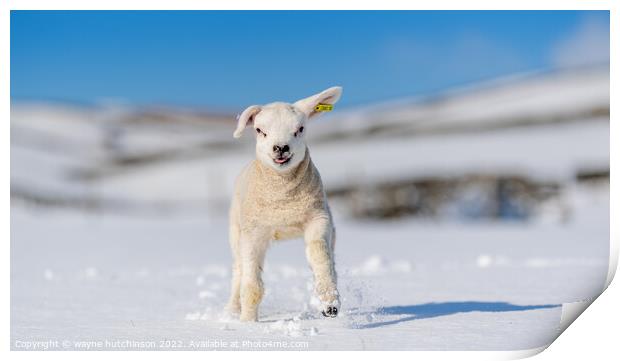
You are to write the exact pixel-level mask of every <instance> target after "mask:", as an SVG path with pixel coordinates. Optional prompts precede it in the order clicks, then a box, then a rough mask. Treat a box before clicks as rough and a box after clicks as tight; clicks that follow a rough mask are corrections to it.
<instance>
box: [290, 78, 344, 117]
mask: <svg viewBox="0 0 620 361" xmlns="http://www.w3.org/2000/svg"><path fill="white" fill-rule="evenodd" d="M341 94H342V87H339V86H335V87H331V88H329V89H326V90H323V91H322V92H320V93H318V94H315V95H313V96H311V97H308V98H305V99H302V100H299V101H297V102H296V103H295V107H297V108H298V109H300V110H301V111H303V112H304V113H306V115H307V116H308V118H311V117H313V116H315V115H317V114H320V113H321V112H319V111H317V110H316V109H315V108H316V106H317V105H319V104H336V102H337V101H338V99H340V95H341Z"/></svg>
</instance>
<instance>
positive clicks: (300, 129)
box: [295, 127, 304, 136]
mask: <svg viewBox="0 0 620 361" xmlns="http://www.w3.org/2000/svg"><path fill="white" fill-rule="evenodd" d="M303 131H304V127H299V129H297V131H296V132H295V136H298V135H299V134H301V133H303Z"/></svg>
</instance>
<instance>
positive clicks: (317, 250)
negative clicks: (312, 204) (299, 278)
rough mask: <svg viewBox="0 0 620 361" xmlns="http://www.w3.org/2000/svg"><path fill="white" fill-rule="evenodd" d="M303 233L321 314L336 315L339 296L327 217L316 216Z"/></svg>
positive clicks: (329, 224) (330, 228)
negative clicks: (321, 306)
mask: <svg viewBox="0 0 620 361" xmlns="http://www.w3.org/2000/svg"><path fill="white" fill-rule="evenodd" d="M304 233H305V234H304V239H305V242H306V257H307V258H308V262H309V263H310V267H311V268H312V272H313V273H314V290H315V292H316V295H317V296H318V298H319V300H320V301H321V303H322V305H323V310H322V312H323V315H324V316H326V317H336V316H337V315H338V309H339V308H340V298H339V295H338V289H337V288H336V269H335V265H334V252H333V251H334V249H333V245H332V241H333V240H332V238H333V236H334V232H333V227H332V224H331V222H330V220H329V218H317V219H315V220H313V221H311V222H310V223H309V224H308V225H307V227H306V230H305V232H304Z"/></svg>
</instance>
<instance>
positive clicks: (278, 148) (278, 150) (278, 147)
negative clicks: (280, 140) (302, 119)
mask: <svg viewBox="0 0 620 361" xmlns="http://www.w3.org/2000/svg"><path fill="white" fill-rule="evenodd" d="M289 150H290V148H289V147H288V144H284V145H274V146H273V151H274V152H276V153H286V152H288V151H289Z"/></svg>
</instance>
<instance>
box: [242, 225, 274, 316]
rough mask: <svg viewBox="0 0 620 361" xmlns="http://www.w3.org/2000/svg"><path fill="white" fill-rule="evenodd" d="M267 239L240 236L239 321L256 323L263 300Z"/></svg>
mask: <svg viewBox="0 0 620 361" xmlns="http://www.w3.org/2000/svg"><path fill="white" fill-rule="evenodd" d="M267 244H268V239H264V237H256V236H252V237H248V236H242V238H241V240H240V251H241V290H240V291H241V293H240V296H241V297H240V301H241V316H240V317H239V318H240V320H241V321H257V320H258V305H259V304H260V301H261V299H262V298H263V280H262V279H261V273H262V271H263V262H264V260H265V252H266V250H267Z"/></svg>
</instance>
